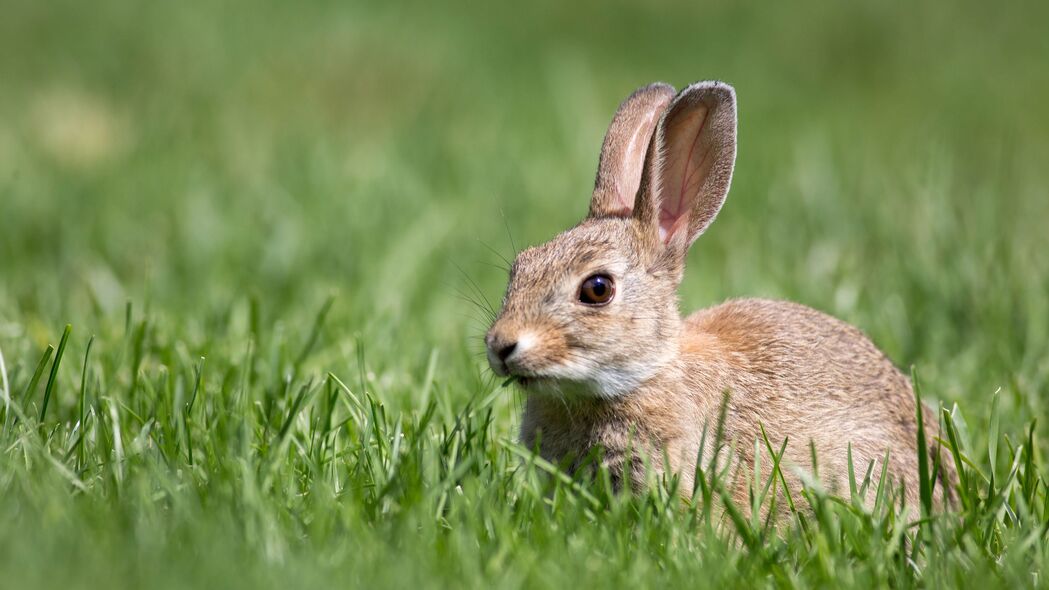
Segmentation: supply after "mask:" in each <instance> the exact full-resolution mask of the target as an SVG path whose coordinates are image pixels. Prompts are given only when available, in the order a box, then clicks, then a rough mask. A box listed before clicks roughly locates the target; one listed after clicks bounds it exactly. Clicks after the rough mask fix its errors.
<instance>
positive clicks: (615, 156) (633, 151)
mask: <svg viewBox="0 0 1049 590" xmlns="http://www.w3.org/2000/svg"><path fill="white" fill-rule="evenodd" d="M673 98H674V88H673V87H672V86H670V85H667V84H663V83H659V82H657V83H655V84H651V85H649V86H645V87H643V88H639V89H637V90H636V91H634V93H633V94H631V95H630V96H629V97H628V98H627V99H626V100H624V101H623V104H621V105H619V110H618V111H616V114H615V117H613V118H612V124H611V125H609V127H608V133H606V134H605V142H604V144H603V145H602V146H601V160H600V162H599V163H598V166H597V180H596V181H594V196H593V197H591V199H590V217H604V216H616V217H629V216H630V214H631V213H632V212H633V210H634V202H635V200H636V198H637V191H638V187H639V186H640V184H641V172H642V170H643V169H644V166H645V154H646V152H647V151H648V146H649V143H650V142H651V138H652V133H653V132H654V131H655V129H656V124H657V123H658V122H659V117H660V115H661V114H663V110H664V109H665V108H666V106H667V105H668V104H670V101H671V99H673Z"/></svg>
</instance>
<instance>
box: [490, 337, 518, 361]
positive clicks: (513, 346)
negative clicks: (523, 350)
mask: <svg viewBox="0 0 1049 590" xmlns="http://www.w3.org/2000/svg"><path fill="white" fill-rule="evenodd" d="M515 350H517V343H516V342H511V343H510V344H504V345H502V346H501V347H499V348H497V349H496V351H495V354H496V356H498V357H499V360H501V361H503V362H504V363H505V362H506V359H508V358H510V355H511V354H513V353H514V351H515Z"/></svg>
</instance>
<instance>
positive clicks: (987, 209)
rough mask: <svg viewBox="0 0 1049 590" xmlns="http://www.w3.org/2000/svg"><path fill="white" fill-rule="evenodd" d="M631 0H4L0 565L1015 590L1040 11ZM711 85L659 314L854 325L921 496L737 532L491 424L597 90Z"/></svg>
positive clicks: (1035, 570)
mask: <svg viewBox="0 0 1049 590" xmlns="http://www.w3.org/2000/svg"><path fill="white" fill-rule="evenodd" d="M650 4H651V5H650V6H636V5H635V3H619V2H615V3H611V4H610V3H598V2H591V1H589V0H587V1H584V2H581V3H574V2H547V1H545V0H544V1H541V2H540V3H521V4H506V5H504V6H497V5H494V4H485V3H466V2H463V3H459V2H448V3H445V2H441V3H431V2H415V3H405V4H399V5H397V6H394V5H392V4H391V3H375V4H374V5H368V4H365V3H354V2H349V3H334V2H318V3H312V4H309V5H298V4H296V3H281V2H268V1H267V2H254V3H248V2H238V1H221V2H204V1H202V0H192V1H188V2H147V3H129V2H122V1H119V0H98V1H95V2H70V1H67V0H55V1H49V2H28V1H23V2H19V1H18V0H15V2H13V3H10V2H9V3H5V4H4V5H3V10H2V11H0V12H2V14H3V17H2V18H0V354H2V357H0V358H2V361H3V362H2V366H3V368H4V369H5V370H4V371H0V373H2V374H0V377H2V379H0V393H3V399H2V400H0V586H2V587H8V588H31V587H48V588H76V587H106V588H120V587H126V588H142V587H151V588H167V587H171V588H185V587H216V588H236V587H245V588H253V589H261V588H288V587H321V586H344V587H345V586H349V587H353V586H361V587H372V586H383V587H397V588H419V589H421V588H430V587H478V588H481V587H485V588H486V587H506V588H517V587H521V588H533V587H550V588H574V587H580V586H582V585H584V584H585V587H588V588H590V587H592V588H598V587H601V588H605V587H630V588H641V587H673V586H676V587H706V586H710V587H720V586H730V587H732V586H735V587H751V586H777V587H857V588H868V587H871V586H876V585H877V586H884V585H891V586H895V587H916V586H920V587H929V588H932V587H950V586H963V585H964V586H968V587H997V586H1001V587H1008V588H1013V587H1018V586H1033V585H1044V584H1045V583H1046V582H1045V575H1046V569H1047V568H1049V549H1047V548H1046V547H1047V544H1046V531H1047V528H1049V493H1047V487H1046V484H1047V482H1049V480H1047V479H1046V478H1047V477H1049V467H1047V466H1045V465H1043V454H1044V453H1045V451H1046V444H1045V443H1044V442H1043V441H1044V440H1045V434H1046V428H1047V426H1049V425H1047V424H1046V421H1045V420H1044V419H1041V418H1043V417H1044V416H1045V415H1046V412H1047V410H1049V399H1047V397H1049V232H1047V227H1049V225H1047V224H1049V188H1047V187H1049V166H1047V162H1049V108H1047V107H1046V105H1047V104H1049V67H1047V65H1046V64H1049V36H1047V35H1046V34H1045V23H1046V22H1049V4H1047V3H1045V2H1040V3H1036V2H1030V3H1027V5H1026V6H1025V5H1023V4H1024V3H1022V2H1021V3H1019V4H1013V5H1010V6H1009V7H1007V8H1006V7H1000V6H996V5H994V4H993V3H986V2H978V1H969V0H961V1H959V2H955V3H951V4H950V5H948V4H947V3H936V2H934V3H910V2H902V1H900V0H888V2H883V3H873V4H859V3H817V2H814V1H809V0H802V1H801V2H800V3H777V4H767V5H759V4H756V3H752V2H721V3H716V4H712V5H708V6H700V5H699V4H697V3H688V4H684V5H674V4H672V3H670V2H655V3H650ZM711 78H717V79H723V80H726V81H728V82H731V83H732V84H734V85H735V87H736V89H737V92H738V95H739V109H740V129H739V159H738V162H737V166H736V174H735V182H734V185H733V188H732V191H731V193H730V195H729V198H728V201H727V202H726V205H725V208H724V209H723V211H722V213H721V215H720V217H719V219H718V220H717V222H716V223H715V224H714V225H713V226H712V227H711V229H710V230H709V231H708V232H707V233H706V234H705V235H704V236H703V237H702V238H701V239H700V240H699V242H697V244H696V246H695V247H694V248H693V250H692V253H691V254H690V258H689V263H688V271H687V273H686V279H685V282H684V284H683V286H682V293H681V299H682V301H681V305H682V309H683V310H688V311H690V310H693V309H698V308H700V307H703V306H707V305H711V304H715V303H717V302H719V301H722V300H724V299H726V298H729V297H737V296H764V297H782V298H789V299H793V300H796V301H799V302H801V303H805V304H807V305H811V306H813V307H815V308H818V309H821V310H824V311H827V312H829V313H832V314H834V315H836V316H838V317H840V318H842V319H844V320H846V321H849V322H851V323H853V324H855V325H857V326H859V327H861V328H862V329H864V330H865V331H866V332H867V333H868V334H869V335H870V336H871V337H872V338H873V340H874V341H875V342H876V343H877V344H878V345H879V346H881V347H882V348H883V349H884V350H885V351H886V352H887V353H888V354H889V355H890V356H891V357H892V359H893V360H894V361H895V362H896V363H897V364H898V365H899V366H901V367H905V368H910V367H914V369H915V372H916V374H917V375H918V377H919V381H920V384H921V390H922V393H923V397H924V399H925V400H926V401H927V402H929V404H930V406H932V407H934V408H935V407H938V406H941V405H942V407H943V408H944V409H946V410H947V412H948V413H949V414H950V416H951V422H952V424H953V425H954V428H953V434H954V435H955V437H954V438H955V441H954V442H955V443H956V444H957V446H958V447H959V448H960V449H961V450H962V452H963V453H964V456H965V458H966V465H965V469H964V470H963V474H964V479H963V483H964V484H965V485H964V489H963V490H961V496H962V503H961V504H960V505H959V506H958V507H957V509H956V513H954V514H951V515H947V516H943V515H940V516H936V517H934V518H931V519H928V520H924V521H922V523H921V524H920V525H915V526H908V519H907V518H905V517H901V515H900V514H898V513H896V512H895V511H894V510H891V509H890V507H889V506H888V505H887V503H882V504H881V505H880V506H879V508H878V509H876V510H874V511H866V510H863V509H861V508H858V506H860V502H859V500H858V499H857V498H844V499H833V498H829V497H826V496H825V495H824V494H822V493H821V492H820V491H819V489H818V488H812V489H810V490H809V491H808V492H807V494H806V495H805V496H804V497H799V498H796V501H797V503H798V504H799V505H800V506H809V507H811V510H807V511H805V514H806V515H805V516H803V517H798V518H796V519H794V521H793V525H792V526H790V527H784V528H781V529H780V530H779V531H778V532H773V531H770V530H768V529H767V528H766V527H765V526H764V523H763V522H758V521H755V522H751V521H748V520H746V519H739V520H736V521H734V520H732V519H731V518H728V519H726V520H724V521H720V520H718V519H716V518H713V517H711V516H710V514H711V513H710V512H709V511H706V510H705V509H704V506H706V505H707V504H705V503H704V502H701V501H700V502H697V503H695V504H690V505H684V504H682V503H681V502H680V501H679V500H677V499H676V496H675V495H674V494H675V492H674V490H673V488H674V482H673V481H667V482H662V483H660V484H658V485H654V486H653V489H652V491H651V492H650V493H648V494H646V495H642V496H639V497H625V496H615V495H614V494H611V493H609V492H608V490H607V488H606V487H605V486H603V485H602V484H601V483H600V482H597V483H592V482H585V481H572V480H571V479H569V478H567V477H564V476H561V477H558V476H553V475H550V472H551V471H553V470H551V469H550V468H549V466H547V465H545V464H543V463H541V462H537V461H535V460H534V459H532V458H531V457H530V453H529V452H528V450H527V449H524V448H522V447H520V446H518V445H517V444H516V429H517V426H518V422H519V412H520V409H521V405H522V402H523V399H522V394H521V393H519V392H516V391H515V390H514V388H513V387H506V388H504V387H501V385H502V383H501V382H499V381H497V380H496V379H495V378H494V377H493V376H492V374H491V372H490V371H489V370H488V368H487V365H486V363H485V361H484V355H483V347H482V343H481V339H480V336H481V335H482V334H483V332H484V330H485V328H486V327H487V322H488V319H487V315H488V313H489V312H490V308H491V307H493V306H496V307H497V306H498V303H499V299H500V298H501V296H502V289H503V288H504V286H505V280H506V272H505V262H504V258H510V257H512V255H513V253H514V251H515V249H520V248H521V247H523V245H526V244H532V243H536V242H539V241H542V240H545V239H547V238H549V237H550V236H552V235H554V234H555V233H556V232H559V231H561V230H562V229H564V228H566V227H568V226H569V225H571V224H572V223H574V222H576V221H578V220H579V219H580V218H581V217H582V216H583V215H584V214H585V212H586V207H587V201H588V198H589V195H590V189H591V187H592V182H593V173H594V170H595V167H596V163H597V154H598V149H599V147H600V142H601V138H602V135H603V133H604V129H605V126H606V125H607V123H608V121H609V119H610V117H611V115H612V113H613V111H614V109H615V107H616V106H617V105H618V103H619V101H620V100H621V99H622V98H623V97H625V96H626V95H627V94H628V93H629V92H630V91H632V90H633V89H634V88H636V87H638V86H640V85H643V84H646V83H648V82H651V81H655V80H665V81H668V82H670V83H673V84H675V85H677V86H678V87H680V86H683V85H684V84H686V83H688V82H691V81H694V80H697V79H711ZM67 326H71V328H69V327H67ZM864 467H865V466H857V474H856V479H857V480H858V486H857V490H856V491H855V495H856V496H859V495H860V494H861V492H863V490H862V489H861V488H863V485H862V479H863V476H864V474H863V471H864ZM764 485H765V483H764V482H756V483H755V486H754V487H755V491H756V497H755V501H760V500H761V498H760V495H761V492H762V489H763V486H764ZM709 493H710V494H716V491H710V492H709ZM866 493H869V494H874V493H876V492H875V490H872V489H867V490H866ZM697 495H698V497H699V499H702V496H703V493H702V491H700V492H699V493H698V494H697ZM910 508H911V509H912V510H914V511H917V510H918V507H913V506H912V507H910ZM912 514H917V512H912Z"/></svg>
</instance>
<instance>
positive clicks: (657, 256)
mask: <svg viewBox="0 0 1049 590" xmlns="http://www.w3.org/2000/svg"><path fill="white" fill-rule="evenodd" d="M735 154H736V102H735V92H734V90H733V89H732V88H731V87H730V86H727V85H725V84H723V83H720V82H701V83H697V84H693V85H691V86H689V87H687V88H685V89H684V90H682V91H681V92H680V93H676V94H675V92H674V90H673V89H672V88H671V87H669V86H667V85H665V84H653V85H651V86H647V87H645V88H641V89H639V90H638V91H637V92H635V93H634V94H633V95H631V96H630V97H629V98H627V100H626V101H624V103H623V104H622V105H621V106H620V108H619V110H618V112H617V113H616V115H615V117H614V118H613V120H612V124H611V126H610V128H609V131H608V133H607V135H606V136H605V141H604V145H603V146H602V150H601V159H600V162H599V165H598V174H597V180H596V182H595V187H594V193H593V196H592V198H591V201H590V211H589V215H588V216H587V218H586V219H585V220H583V222H581V223H580V224H579V225H577V226H576V227H574V228H572V229H569V230H567V231H565V232H563V233H561V234H560V235H558V236H556V237H555V238H554V239H552V240H551V241H549V242H547V243H545V244H542V245H539V246H535V247H532V248H529V249H527V250H524V251H523V252H521V253H520V254H518V256H517V258H516V259H515V261H514V263H513V266H512V267H511V270H510V281H509V285H508V287H507V292H506V296H505V298H504V300H503V307H502V310H501V311H500V313H499V316H498V317H497V319H496V321H495V322H494V323H493V325H492V327H491V328H490V330H489V331H488V334H487V335H486V338H485V342H486V346H487V352H488V359H489V363H490V364H491V366H492V369H493V370H494V371H495V372H496V374H498V375H510V376H514V377H517V378H518V380H519V383H520V385H521V387H522V388H523V389H524V390H525V391H526V392H527V393H528V398H527V403H526V408H525V412H524V416H523V419H522V424H521V438H522V441H523V443H524V444H526V445H528V446H530V447H532V446H537V447H538V449H539V451H540V453H541V454H542V455H543V456H544V457H545V458H547V459H549V460H551V461H553V462H555V463H557V464H560V465H563V466H564V467H566V468H567V469H568V470H570V471H574V470H577V469H579V468H581V467H583V466H584V465H587V464H588V461H591V460H592V457H593V455H592V452H593V451H595V450H597V449H600V452H601V453H602V460H603V461H604V463H605V464H606V465H607V466H608V468H609V471H610V473H611V475H612V477H613V480H614V482H615V483H616V484H618V485H620V486H622V487H624V488H638V487H640V486H643V485H646V481H645V477H646V474H651V473H656V474H658V473H659V472H661V471H663V470H664V469H665V468H669V470H670V471H671V473H673V474H674V475H676V476H677V477H679V478H680V482H681V485H680V488H679V489H680V490H681V493H682V494H684V495H691V493H692V492H693V485H694V484H695V482H694V475H695V473H696V472H697V469H696V463H697V459H701V460H702V468H703V469H709V468H710V466H711V465H712V464H716V465H717V466H720V467H723V468H725V469H727V471H726V473H728V474H729V477H728V479H727V480H724V481H726V482H727V485H728V486H729V489H728V490H727V491H728V492H729V494H730V495H731V496H732V497H733V498H734V499H735V500H736V503H737V504H738V505H740V506H742V507H744V508H745V507H746V506H748V505H749V499H748V494H749V488H748V486H749V484H750V482H751V481H753V479H754V475H755V474H754V468H755V465H760V472H761V473H760V474H758V475H760V476H761V481H762V482H765V481H768V480H769V477H770V476H771V474H772V465H773V459H772V457H771V455H770V454H768V453H767V452H766V451H765V450H764V449H766V444H768V445H771V446H772V447H773V448H774V449H775V450H776V452H778V451H779V448H780V445H781V444H783V443H784V442H785V443H786V447H785V452H784V454H783V458H782V467H783V469H782V470H781V471H782V473H783V474H784V476H785V479H786V481H787V485H788V487H789V488H791V490H792V496H795V497H796V492H797V491H798V490H799V489H800V486H801V480H802V477H803V476H802V474H803V473H805V472H808V473H813V472H814V471H816V469H814V467H816V468H818V476H819V481H820V482H821V484H822V485H823V486H824V487H825V488H827V489H828V490H829V491H831V492H839V493H840V492H843V491H846V490H848V489H849V480H848V473H849V468H848V455H849V452H850V448H851V454H852V459H853V466H854V472H855V474H856V477H857V478H860V479H862V478H863V477H864V474H866V473H867V468H868V466H869V465H873V469H872V470H871V473H872V477H873V479H874V480H875V481H874V485H877V483H878V482H877V480H878V477H879V476H880V474H881V471H882V467H883V462H884V461H885V458H886V456H887V457H888V463H887V466H886V473H887V474H888V475H889V477H890V479H891V481H890V482H886V483H889V484H890V485H892V486H893V489H896V486H902V489H903V490H904V494H903V497H902V498H901V499H902V500H903V501H905V502H906V503H907V504H908V505H911V506H914V505H917V503H918V486H917V482H918V453H917V444H918V443H917V418H916V406H915V400H914V395H913V391H912V389H911V384H910V382H909V380H908V379H907V378H906V377H905V376H904V375H903V374H901V373H900V371H899V370H897V369H896V367H895V366H893V364H892V362H891V361H890V360H889V359H888V358H887V357H886V356H885V355H884V354H883V353H882V352H881V351H879V350H878V348H877V347H875V346H874V344H873V343H871V341H870V340H869V339H868V338H867V337H866V336H865V335H864V334H863V333H862V332H860V331H859V330H858V329H856V328H854V327H852V326H850V325H848V324H846V323H844V322H841V321H839V320H837V319H835V318H832V317H830V316H828V315H825V314H823V313H820V312H818V311H815V310H813V309H811V308H808V307H805V306H803V305H799V304H796V303H789V302H784V301H770V300H763V299H739V300H732V301H728V302H726V303H723V304H721V305H718V306H715V307H712V308H708V309H704V310H701V311H699V312H696V313H694V314H692V315H691V316H689V317H687V318H684V319H683V318H682V317H681V314H680V311H679V309H678V297H677V289H678V285H679V284H680V282H681V278H682V276H683V273H684V266H685V256H686V253H687V251H688V248H689V246H690V245H691V244H692V242H693V241H695V240H696V238H698V237H699V235H700V234H702V233H703V232H704V231H705V230H706V228H707V227H708V226H709V225H710V223H711V222H712V221H713V220H714V218H715V217H716V215H717V213H718V211H719V210H720V209H721V205H722V204H723V202H724V200H725V197H726V196H727V194H728V189H729V185H730V183H731V177H732V169H733V165H734V162H735ZM726 399H727V402H725V401H724V400H726ZM723 404H727V405H725V406H724V409H725V414H724V420H723V421H721V420H719V417H720V415H721V412H722V407H723ZM719 424H720V428H721V432H720V435H721V436H720V437H719V436H718V433H717V432H716V430H717V429H718V427H719ZM925 426H926V437H927V441H929V445H930V448H929V449H928V450H929V451H930V452H931V454H932V456H933V457H939V458H940V459H941V460H940V461H938V463H939V465H940V471H939V475H940V478H941V480H942V481H941V483H943V482H947V483H948V484H949V483H951V482H953V479H954V475H953V466H952V465H951V461H950V460H949V458H946V457H944V456H940V455H938V453H939V452H940V450H939V448H938V446H937V444H936V443H935V442H934V441H936V440H937V439H938V437H939V429H938V421H937V419H936V416H935V414H934V413H932V412H929V411H926V412H925ZM762 429H764V434H763V433H762ZM765 436H767V437H768V443H766V441H765ZM704 442H705V444H702V443H704ZM715 442H720V443H721V444H720V445H715ZM755 448H757V449H758V451H757V452H759V453H762V455H763V456H762V457H761V458H760V460H759V459H758V458H757V457H756V456H755ZM812 448H814V449H815V455H816V457H817V465H816V466H814V465H813V464H812V456H813V453H812V452H811V450H812ZM715 453H716V454H717V457H716V459H717V462H716V463H713V462H712V459H715V457H714V456H713V455H714V454H715ZM646 470H647V471H646ZM945 487H948V488H949V485H947V486H945V485H938V486H936V489H935V493H936V496H937V498H938V499H942V497H943V489H944V488H945ZM775 489H776V490H777V493H780V488H779V486H777V487H776V488H775ZM869 497H870V498H872V497H873V494H869ZM780 499H781V500H782V498H780ZM779 504H780V505H782V504H783V503H782V502H779ZM762 509H763V510H764V507H763V508H762Z"/></svg>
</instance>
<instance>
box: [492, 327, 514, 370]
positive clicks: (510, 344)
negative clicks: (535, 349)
mask: <svg viewBox="0 0 1049 590" xmlns="http://www.w3.org/2000/svg"><path fill="white" fill-rule="evenodd" d="M485 344H487V345H488V364H489V365H491V366H492V370H493V371H495V373H496V375H501V376H502V375H506V374H507V373H508V372H509V371H508V370H507V366H506V361H507V360H508V359H509V358H510V357H511V356H513V354H514V352H516V351H517V340H511V339H509V338H504V337H503V335H502V334H499V333H497V332H490V333H489V334H488V337H487V338H486V339H485Z"/></svg>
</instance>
